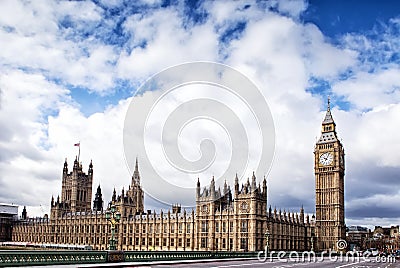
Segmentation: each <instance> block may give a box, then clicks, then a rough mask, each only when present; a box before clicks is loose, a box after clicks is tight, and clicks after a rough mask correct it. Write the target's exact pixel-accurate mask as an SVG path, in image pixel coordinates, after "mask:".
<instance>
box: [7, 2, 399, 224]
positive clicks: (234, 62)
mask: <svg viewBox="0 0 400 268" xmlns="http://www.w3.org/2000/svg"><path fill="white" fill-rule="evenodd" d="M375 2H376V3H373V2H372V1H367V2H364V3H363V4H362V5H361V4H360V3H359V2H358V1H339V2H338V1H289V0H286V1H259V2H253V1H235V2H228V1H186V2H183V1H181V2H175V1H157V0H154V1H152V0H147V1H146V0H143V1H122V0H121V1H119V0H114V1H101V0H97V1H79V2H74V1H14V0H10V1H1V2H0V127H1V128H0V202H5V203H15V204H18V205H26V206H27V207H28V213H29V214H30V216H36V215H43V212H45V213H48V211H49V203H50V199H51V196H52V195H54V196H57V195H58V194H61V180H60V176H61V173H62V167H63V162H64V159H65V158H67V159H68V163H69V165H70V166H72V161H73V159H74V158H75V155H76V154H77V147H74V146H73V145H74V143H76V142H79V141H80V142H81V158H80V160H81V161H82V165H83V167H84V169H87V166H88V164H89V162H90V160H91V159H92V160H93V164H94V173H95V176H94V187H96V186H97V185H98V184H100V185H101V187H102V189H103V195H104V197H105V201H106V202H108V201H109V200H110V197H111V194H112V189H113V188H114V187H115V188H116V189H117V191H121V189H122V187H123V186H125V187H127V186H128V184H129V183H130V176H131V175H130V169H129V168H128V167H127V165H126V161H125V156H124V145H123V129H124V120H125V116H126V112H127V110H128V106H129V105H130V104H131V103H132V105H133V106H134V107H139V109H138V112H137V113H138V116H143V115H141V114H140V107H141V106H140V105H143V103H146V102H148V101H149V99H152V98H154V96H157V94H159V92H158V91H157V88H153V89H151V91H146V92H142V93H141V94H136V93H137V90H138V89H139V87H140V85H141V84H142V83H144V82H145V81H146V80H147V79H149V77H151V76H152V75H155V74H156V73H158V72H160V71H162V70H164V69H165V68H168V67H170V66H173V65H177V64H180V63H185V62H191V61H212V62H219V63H223V64H227V65H229V66H232V67H233V68H235V69H236V70H238V71H239V72H241V73H243V74H244V75H246V76H247V77H248V78H250V79H251V81H253V82H254V83H255V84H256V85H257V86H258V88H259V89H260V91H261V92H262V94H263V96H264V98H265V100H266V102H267V103H268V105H269V109H270V111H271V114H272V117H273V119H274V125H275V135H276V138H275V157H274V162H273V165H272V167H271V169H270V172H269V173H268V172H265V173H264V174H256V175H257V177H258V180H259V181H260V180H261V178H262V177H263V176H264V175H265V174H268V176H267V177H268V187H269V189H268V191H269V199H268V202H269V203H270V204H271V205H272V206H276V207H278V208H282V209H284V208H285V209H286V210H289V211H298V210H299V208H300V206H301V205H304V207H305V210H306V212H308V213H313V212H314V210H315V207H314V202H315V201H314V199H315V193H314V175H313V149H314V144H315V142H316V138H317V137H319V135H320V126H321V122H322V120H323V117H324V113H325V110H326V100H327V97H328V95H329V96H331V103H332V110H333V117H334V120H335V121H336V124H337V130H338V135H339V137H340V138H341V140H342V142H343V144H344V147H345V150H346V178H345V187H346V189H345V199H346V224H348V225H352V224H361V225H367V226H371V225H389V224H399V219H400V208H399V206H398V204H399V203H400V183H399V182H400V158H399V151H400V142H399V140H398V136H399V134H398V133H399V132H400V120H399V118H400V103H399V101H400V55H399V51H400V39H399V38H398V36H399V34H400V4H398V3H397V2H395V1H375ZM392 2H393V3H392ZM192 90H193V89H192ZM194 90H195V89H194ZM197 90H198V92H196V91H194V93H193V94H192V95H191V96H200V95H201V94H200V93H199V91H201V93H204V92H203V91H202V89H197ZM188 92H190V91H188ZM182 94H183V93H182ZM182 94H181V95H179V94H178V95H177V96H175V98H172V97H171V99H172V100H171V101H170V102H169V103H166V104H165V105H167V106H168V105H171V104H176V103H179V101H182V100H181V99H180V100H177V99H179V97H180V98H183V97H182ZM196 94H197V95H196ZM229 104H230V105H233V106H234V107H230V108H231V110H233V111H235V110H236V109H235V108H237V107H236V106H235V105H234V101H232V102H229ZM237 110H238V111H237V113H238V117H241V115H242V113H241V110H240V109H237ZM245 122H246V120H245ZM243 124H244V125H246V123H243ZM193 127H194V129H195V130H196V129H200V130H202V132H201V133H203V134H204V129H209V130H210V131H209V132H210V133H211V132H212V133H214V135H209V136H210V137H209V138H210V139H213V138H214V139H215V140H214V144H215V147H218V146H220V147H221V148H220V149H218V150H216V152H217V158H216V159H217V161H216V162H214V163H215V164H216V165H215V166H211V167H210V169H207V170H206V171H205V172H204V173H203V176H202V175H200V177H201V182H202V184H203V185H204V184H205V183H207V182H208V181H209V180H210V177H211V176H212V175H216V176H218V174H222V173H223V172H222V173H221V170H223V168H224V167H225V164H226V161H227V160H226V157H225V158H224V156H229V155H230V152H231V151H230V149H229V148H226V146H225V145H226V144H227V142H226V140H224V139H225V138H226V137H223V135H222V134H221V135H219V134H218V133H219V132H218V129H219V128H218V126H211V125H206V126H204V125H200V126H197V128H196V126H192V129H191V130H190V131H188V134H187V135H186V136H185V135H183V136H182V141H179V144H180V145H179V146H180V150H181V151H182V152H183V155H186V156H187V158H189V159H192V160H193V159H196V153H198V152H199V150H198V144H197V143H198V142H199V141H201V139H202V138H204V137H203V136H201V135H200V137H196V138H195V141H196V142H197V143H195V144H196V145H195V146H193V144H192V143H191V141H192V140H191V138H193V136H195V135H194V134H193V133H196V131H194V130H193ZM213 127H215V132H214V128H213ZM211 130H212V131H211ZM252 133H253V129H252V128H251V127H246V134H247V135H248V136H249V137H252V136H251V135H252ZM205 134H207V133H205ZM208 134H209V133H208ZM228 134H229V133H228ZM228 136H229V135H228ZM185 137H186V138H185ZM219 137H221V138H222V140H219V139H218V138H219ZM228 140H229V137H228ZM150 142H155V141H154V140H152V139H151V138H150ZM192 147H196V150H195V152H196V153H194V154H192V155H191V153H190V151H191V150H190V149H191V148H192ZM192 149H193V148H192ZM133 154H138V153H135V152H133ZM137 156H138V158H139V161H140V159H141V157H142V158H144V157H143V156H141V155H137ZM197 157H198V155H197ZM218 157H222V158H223V159H222V160H219V158H218ZM224 161H225V162H224ZM249 161H250V162H251V159H250V160H249ZM228 162H229V157H228ZM224 163H225V164H224ZM155 165H157V163H156V164H155ZM160 166H162V164H161V163H160ZM238 169H239V168H238ZM251 169H255V168H254V166H252V165H250V166H248V168H247V169H245V170H238V171H237V172H238V173H240V174H241V175H243V179H244V180H247V176H251V171H250V170H251ZM140 171H141V176H142V180H147V181H151V178H149V176H147V177H146V174H149V173H147V172H146V165H144V166H143V167H142V168H141V170H140ZM189 179H191V180H193V181H195V178H192V177H190V178H189ZM226 179H227V180H228V181H231V179H233V178H226ZM149 185H151V183H150V184H149ZM149 187H150V186H149ZM149 187H147V189H146V191H147V192H150V193H151V192H152V191H153V190H154V191H155V189H152V188H151V187H150V188H149ZM154 188H157V185H154ZM194 194H195V192H194V191H193V196H192V197H181V199H182V198H186V199H187V200H184V201H182V200H180V197H179V196H176V198H175V196H174V193H170V196H174V198H175V199H176V201H175V202H177V203H179V202H183V203H193V202H194ZM145 202H146V206H147V207H149V208H161V207H164V206H165V205H164V204H161V203H159V202H157V201H156V200H155V199H151V198H146V199H145Z"/></svg>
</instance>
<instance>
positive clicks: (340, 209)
mask: <svg viewBox="0 0 400 268" xmlns="http://www.w3.org/2000/svg"><path fill="white" fill-rule="evenodd" d="M344 170H345V168H344V149H343V145H342V143H341V142H340V141H339V139H338V137H337V133H336V124H335V121H334V120H333V117H332V113H331V107H330V99H329V98H328V108H327V111H326V114H325V118H324V120H323V121H322V130H321V137H320V138H319V140H318V141H317V143H316V145H315V149H314V173H315V191H316V202H315V204H316V222H315V224H316V226H315V227H316V236H317V247H318V248H317V249H318V250H329V249H331V250H338V249H340V248H338V247H337V242H338V241H339V240H343V239H345V238H346V228H345V223H344Z"/></svg>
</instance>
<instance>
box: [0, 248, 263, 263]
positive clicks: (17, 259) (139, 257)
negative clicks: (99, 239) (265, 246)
mask: <svg viewBox="0 0 400 268" xmlns="http://www.w3.org/2000/svg"><path fill="white" fill-rule="evenodd" d="M256 257H257V253H255V252H222V251H221V252H212V251H45V250H43V251H38V250H32V251H31V250H26V251H25V250H1V251H0V267H5V266H6V267H10V266H26V265H56V264H77V263H80V264H84V263H86V264H89V263H93V264H94V263H106V262H124V261H125V262H150V261H167V260H168V261H174V260H206V259H228V258H256Z"/></svg>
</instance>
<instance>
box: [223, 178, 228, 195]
mask: <svg viewBox="0 0 400 268" xmlns="http://www.w3.org/2000/svg"><path fill="white" fill-rule="evenodd" d="M227 192H228V185H227V184H226V180H225V182H224V194H226V193H227Z"/></svg>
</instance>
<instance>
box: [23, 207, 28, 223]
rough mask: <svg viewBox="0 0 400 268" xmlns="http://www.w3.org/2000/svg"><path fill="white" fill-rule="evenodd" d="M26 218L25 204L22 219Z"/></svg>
mask: <svg viewBox="0 0 400 268" xmlns="http://www.w3.org/2000/svg"><path fill="white" fill-rule="evenodd" d="M26 218H27V213H26V206H24V209H23V210H22V219H23V220H26Z"/></svg>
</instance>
